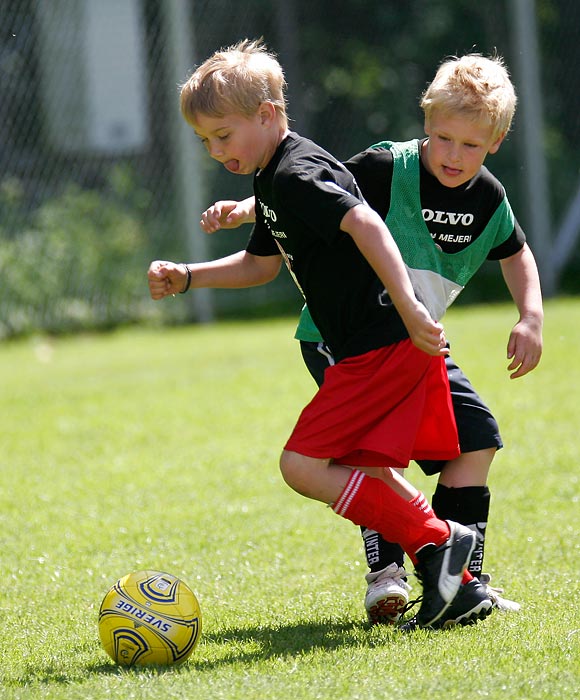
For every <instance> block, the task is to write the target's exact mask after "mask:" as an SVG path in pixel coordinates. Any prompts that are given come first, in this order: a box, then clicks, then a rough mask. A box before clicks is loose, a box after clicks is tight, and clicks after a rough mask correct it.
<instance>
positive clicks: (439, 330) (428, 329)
mask: <svg viewBox="0 0 580 700" xmlns="http://www.w3.org/2000/svg"><path fill="white" fill-rule="evenodd" d="M401 318H403V316H402V315H401ZM403 322H404V324H405V326H406V328H407V330H408V331H409V337H410V338H411V340H412V341H413V345H415V346H416V347H418V348H419V350H422V351H423V352H426V353H427V354H428V355H434V356H439V355H448V354H449V348H448V347H447V341H446V339H445V331H444V330H443V326H442V324H441V323H438V322H436V321H434V320H433V319H432V318H431V316H430V315H429V312H428V311H427V309H426V308H425V307H424V306H423V304H420V303H419V302H417V307H416V309H415V311H414V312H413V314H412V315H411V316H409V315H408V314H407V313H405V317H404V318H403Z"/></svg>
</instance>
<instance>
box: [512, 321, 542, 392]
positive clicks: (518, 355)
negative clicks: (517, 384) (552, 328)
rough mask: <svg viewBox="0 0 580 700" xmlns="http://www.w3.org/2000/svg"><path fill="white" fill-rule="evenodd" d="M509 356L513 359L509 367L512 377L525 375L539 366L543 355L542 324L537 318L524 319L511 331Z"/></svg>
mask: <svg viewBox="0 0 580 700" xmlns="http://www.w3.org/2000/svg"><path fill="white" fill-rule="evenodd" d="M507 357H508V360H511V362H510V363H509V365H508V367H507V369H508V372H511V374H510V379H517V378H518V377H523V376H524V374H527V373H528V372H531V371H532V370H533V369H534V368H535V367H537V366H538V364H539V362H540V358H541V357H542V325H541V323H539V322H538V321H537V320H535V319H532V320H528V319H522V320H520V321H518V323H516V325H515V326H514V327H513V328H512V332H511V333H510V337H509V341H508V346H507Z"/></svg>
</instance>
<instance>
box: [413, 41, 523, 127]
mask: <svg viewBox="0 0 580 700" xmlns="http://www.w3.org/2000/svg"><path fill="white" fill-rule="evenodd" d="M516 102H517V97H516V93H515V90H514V86H513V84H512V82H511V80H510V77H509V74H508V71H507V69H506V67H505V65H504V62H503V59H502V58H501V56H493V57H489V58H486V57H484V56H482V55H481V54H478V53H471V54H467V55H465V56H462V57H461V58H459V57H457V56H453V57H452V58H449V59H447V60H446V61H444V62H443V63H442V64H441V65H440V66H439V70H438V71H437V73H436V74H435V78H434V79H433V82H432V83H431V84H430V85H429V86H428V87H427V89H426V90H425V92H424V93H423V95H422V97H421V102H420V105H421V108H422V109H423V111H424V113H425V119H426V120H427V121H429V119H430V117H431V114H432V113H433V112H434V111H435V110H441V111H442V112H444V113H446V114H462V115H465V116H467V117H468V118H470V119H472V120H473V121H478V122H483V123H486V124H489V125H490V126H491V127H492V135H493V138H494V139H497V138H499V137H500V136H502V135H504V134H506V133H507V132H508V131H509V129H510V126H511V123H512V119H513V116H514V113H515V111H516Z"/></svg>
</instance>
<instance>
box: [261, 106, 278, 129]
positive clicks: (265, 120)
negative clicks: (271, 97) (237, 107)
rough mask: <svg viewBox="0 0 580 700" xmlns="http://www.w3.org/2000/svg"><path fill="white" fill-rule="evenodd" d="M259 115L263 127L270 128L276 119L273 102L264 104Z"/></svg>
mask: <svg viewBox="0 0 580 700" xmlns="http://www.w3.org/2000/svg"><path fill="white" fill-rule="evenodd" d="M258 115H259V117H260V124H262V126H269V125H270V124H272V123H273V121H274V120H275V119H276V107H274V105H273V104H272V103H271V102H262V104H261V105H260V106H259V107H258Z"/></svg>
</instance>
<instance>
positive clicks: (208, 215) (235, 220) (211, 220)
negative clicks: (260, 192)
mask: <svg viewBox="0 0 580 700" xmlns="http://www.w3.org/2000/svg"><path fill="white" fill-rule="evenodd" d="M253 221H254V198H253V197H249V198H248V199H244V200H242V201H241V202H236V201H234V200H223V201H220V202H216V203H215V204H212V206H211V207H210V208H209V209H206V210H205V211H204V212H203V214H202V215H201V221H200V222H199V224H200V226H201V228H202V229H203V230H204V231H205V232H206V233H215V232H216V231H219V230H220V229H222V228H225V229H231V228H238V226H241V225H242V224H249V223H252V222H253Z"/></svg>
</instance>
